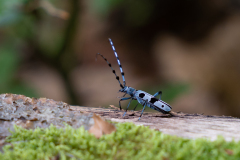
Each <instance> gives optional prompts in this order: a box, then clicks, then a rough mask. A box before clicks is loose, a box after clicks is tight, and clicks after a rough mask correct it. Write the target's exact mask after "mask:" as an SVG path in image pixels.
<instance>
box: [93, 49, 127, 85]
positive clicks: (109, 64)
mask: <svg viewBox="0 0 240 160" xmlns="http://www.w3.org/2000/svg"><path fill="white" fill-rule="evenodd" d="M97 55H100V56H101V57H102V58H103V59H104V60H105V61H106V62H107V64H108V66H109V67H110V68H111V69H112V72H113V73H114V74H115V76H116V79H117V80H118V83H119V84H120V87H121V88H124V87H123V85H122V84H121V82H120V81H119V77H118V76H117V74H116V72H115V70H114V69H113V68H112V65H111V63H109V62H108V60H107V59H106V58H105V57H104V56H103V55H102V54H100V53H97ZM97 55H96V60H97Z"/></svg>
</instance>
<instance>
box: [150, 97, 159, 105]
mask: <svg viewBox="0 0 240 160" xmlns="http://www.w3.org/2000/svg"><path fill="white" fill-rule="evenodd" d="M156 101H158V99H157V98H155V97H153V98H151V100H150V103H152V104H153V103H155V102H156Z"/></svg>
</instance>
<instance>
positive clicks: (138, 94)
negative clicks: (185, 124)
mask: <svg viewBox="0 0 240 160" xmlns="http://www.w3.org/2000/svg"><path fill="white" fill-rule="evenodd" d="M108 40H109V42H110V44H111V46H112V50H113V52H114V54H115V57H116V58H117V62H118V65H119V68H120V72H121V75H122V80H123V84H122V83H121V82H120V80H119V77H118V76H117V74H116V72H115V70H114V69H113V68H112V66H111V64H110V63H109V62H108V60H107V59H106V58H105V57H104V56H103V55H102V54H100V53H97V55H100V56H101V57H102V58H103V59H104V60H105V61H106V62H107V64H108V65H109V67H110V68H111V69H112V72H113V74H115V76H116V79H117V80H118V83H119V84H120V87H121V89H120V90H119V92H123V93H125V94H124V95H123V97H122V98H121V99H120V100H119V107H120V110H121V109H122V107H121V103H120V102H121V101H124V100H128V99H130V101H129V103H128V106H127V109H126V112H127V110H128V107H129V105H130V103H131V102H132V100H137V101H138V103H140V104H141V105H143V110H142V112H141V115H140V117H139V119H138V120H140V118H141V116H142V114H143V111H144V110H145V107H146V106H148V107H150V108H152V109H154V110H156V111H159V112H162V113H164V114H167V113H169V112H170V111H171V109H172V107H171V106H170V105H169V104H167V103H166V102H164V101H162V100H161V96H162V91H159V92H157V93H155V94H154V95H151V94H149V93H147V92H144V91H141V90H136V89H134V88H132V87H128V86H126V81H125V78H124V72H123V69H122V65H121V63H120V60H119V58H118V55H117V52H116V50H115V47H114V45H113V42H112V40H111V39H110V38H109V39H108ZM97 55H96V59H97ZM126 94H128V95H130V97H124V96H125V95H126ZM158 95H160V98H159V99H157V98H156V97H157V96H158ZM137 105H138V104H137ZM137 105H136V106H135V108H134V110H135V109H136V107H137ZM126 112H125V113H124V114H123V117H124V116H125V114H126Z"/></svg>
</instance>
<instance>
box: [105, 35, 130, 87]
mask: <svg viewBox="0 0 240 160" xmlns="http://www.w3.org/2000/svg"><path fill="white" fill-rule="evenodd" d="M108 40H109V42H110V44H111V46H112V49H113V52H114V54H115V57H116V58H117V62H118V65H119V68H120V72H121V75H122V79H123V87H125V86H126V81H125V78H124V72H123V69H122V65H121V63H120V60H119V57H118V54H117V52H116V50H115V47H114V45H113V42H112V40H111V38H108Z"/></svg>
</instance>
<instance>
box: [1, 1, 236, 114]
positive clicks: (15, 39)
mask: <svg viewBox="0 0 240 160" xmlns="http://www.w3.org/2000/svg"><path fill="white" fill-rule="evenodd" d="M239 10H240V1H239V0H229V1H227V0H196V1H189V0H183V1H178V0H169V1H164V0H136V1H135V0H133V1H122V0H101V1H98V0H62V1H57V0H12V1H1V2H0V92H1V93H6V92H8V93H9V92H10V93H16V94H24V95H26V96H30V97H32V96H34V97H47V98H52V99H54V100H60V101H65V102H68V103H70V104H74V105H82V106H104V107H107V106H108V105H109V104H114V105H116V106H118V100H119V99H118V98H117V97H118V96H121V95H122V94H121V93H117V91H118V90H119V89H120V88H119V84H118V82H117V81H116V79H115V77H114V75H113V74H112V72H111V70H110V68H109V67H108V66H107V64H106V62H105V61H104V60H102V59H101V58H100V57H99V58H98V60H97V61H95V56H96V53H101V54H103V55H104V56H105V57H106V58H107V59H108V60H109V62H110V63H112V66H113V68H114V69H115V70H117V71H118V72H117V73H118V74H119V69H118V65H117V62H116V58H115V57H114V54H113V52H112V50H111V46H110V44H109V42H108V38H111V39H112V41H113V43H114V45H115V48H116V50H117V52H118V54H119V57H120V60H121V63H122V66H123V70H124V72H125V78H126V83H127V85H129V86H131V87H134V88H136V89H141V90H144V91H147V92H149V93H151V94H154V93H156V92H158V91H159V90H162V91H163V96H162V100H164V101H166V102H167V103H169V104H170V105H171V106H172V107H173V110H174V111H183V112H188V113H204V114H214V115H223V114H224V115H231V116H240V98H239V95H240V63H239V62H240V12H239ZM134 104H136V103H133V104H132V106H134ZM126 105H127V102H125V103H123V106H125V107H126ZM138 109H141V107H138ZM149 111H150V110H149Z"/></svg>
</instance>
